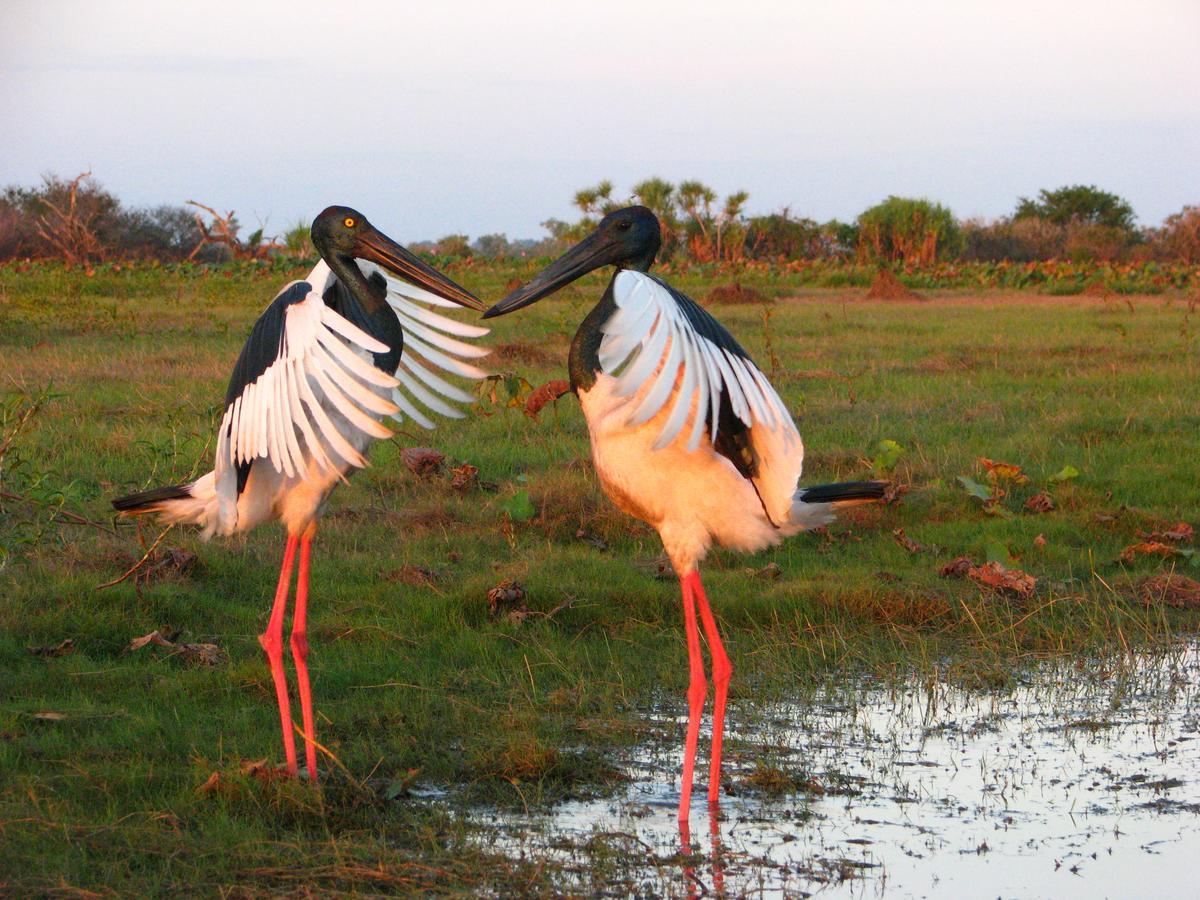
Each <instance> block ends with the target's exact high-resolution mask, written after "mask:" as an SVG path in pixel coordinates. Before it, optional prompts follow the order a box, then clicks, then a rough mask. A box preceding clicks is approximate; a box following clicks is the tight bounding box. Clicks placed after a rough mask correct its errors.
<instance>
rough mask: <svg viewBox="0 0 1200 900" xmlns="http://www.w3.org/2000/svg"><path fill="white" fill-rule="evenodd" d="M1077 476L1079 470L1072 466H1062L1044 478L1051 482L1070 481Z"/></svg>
mask: <svg viewBox="0 0 1200 900" xmlns="http://www.w3.org/2000/svg"><path fill="white" fill-rule="evenodd" d="M1078 477H1079V470H1078V469H1077V468H1075V467H1074V466H1063V467H1062V468H1061V469H1059V470H1058V471H1057V472H1055V473H1054V474H1053V475H1051V476H1050V477H1049V478H1047V479H1046V480H1047V481H1049V482H1051V483H1053V482H1058V481H1070V480H1071V479H1072V478H1078Z"/></svg>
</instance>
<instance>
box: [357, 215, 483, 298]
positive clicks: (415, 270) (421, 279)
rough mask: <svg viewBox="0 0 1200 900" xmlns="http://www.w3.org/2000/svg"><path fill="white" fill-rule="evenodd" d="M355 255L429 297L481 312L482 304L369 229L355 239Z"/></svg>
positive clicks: (374, 230) (464, 290) (398, 246)
mask: <svg viewBox="0 0 1200 900" xmlns="http://www.w3.org/2000/svg"><path fill="white" fill-rule="evenodd" d="M355 255H356V256H358V257H360V258H361V259H368V260H370V261H371V262H375V263H379V265H381V266H383V267H384V268H386V269H387V270H388V271H390V272H392V273H394V274H395V275H397V276H399V277H400V278H403V279H404V280H405V281H407V282H409V283H410V284H415V285H416V286H417V287H422V288H424V289H425V290H427V291H429V292H430V293H432V294H437V296H439V297H441V298H443V299H444V300H450V301H451V302H453V303H457V304H458V305H459V306H466V307H468V308H470V309H483V308H484V307H483V301H482V300H480V299H479V298H478V297H476V296H475V295H474V294H472V293H471V292H470V291H468V290H467V289H466V288H464V287H462V286H461V285H458V284H455V283H454V282H453V281H451V280H450V279H449V278H447V277H446V276H445V275H443V274H442V273H441V272H439V271H438V270H437V269H435V268H433V267H432V266H429V265H426V264H425V263H424V262H422V261H421V260H420V259H418V258H417V257H416V256H415V255H413V254H412V253H410V252H409V251H408V250H405V249H404V248H403V247H401V246H400V245H399V244H397V243H396V242H395V241H393V240H392V239H391V238H389V237H387V235H385V234H382V233H381V232H379V231H377V230H376V229H374V228H372V229H371V230H370V231H369V232H368V233H366V234H364V235H362V236H361V237H359V239H358V246H357V247H356V253H355Z"/></svg>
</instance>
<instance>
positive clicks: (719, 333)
mask: <svg viewBox="0 0 1200 900" xmlns="http://www.w3.org/2000/svg"><path fill="white" fill-rule="evenodd" d="M647 277H649V278H651V279H653V280H654V281H657V282H658V283H659V285H661V286H662V287H663V288H664V289H666V291H667V292H668V293H669V294H670V295H671V296H672V297H673V298H674V300H675V304H676V305H677V306H678V307H679V311H680V312H682V313H683V315H684V317H685V318H686V319H687V320H688V324H689V325H691V326H692V331H694V332H696V334H698V335H700V336H701V337H702V338H704V339H705V340H707V341H708V342H709V343H710V344H713V345H714V346H717V347H720V348H721V349H722V350H725V351H726V352H728V353H732V354H733V355H734V356H740V357H741V358H742V359H744V360H747V361H749V362H754V360H752V359H750V354H749V353H747V352H746V351H745V350H744V349H743V348H742V345H741V344H739V343H738V342H737V338H735V337H734V336H733V335H732V334H730V333H729V332H728V331H726V330H725V326H724V325H722V324H721V323H720V322H718V321H717V320H716V319H714V318H713V316H712V314H711V313H710V312H709V311H708V310H707V309H705V308H704V307H703V306H701V305H700V304H699V303H697V302H696V301H695V300H693V299H692V298H691V297H689V296H688V295H687V294H684V293H682V292H680V291H677V290H675V288H673V287H671V286H670V285H669V284H667V283H666V282H665V281H663V280H662V279H660V278H655V276H653V275H648V276H647Z"/></svg>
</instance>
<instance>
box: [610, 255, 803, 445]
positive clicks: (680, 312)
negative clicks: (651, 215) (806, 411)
mask: <svg viewBox="0 0 1200 900" xmlns="http://www.w3.org/2000/svg"><path fill="white" fill-rule="evenodd" d="M613 299H614V300H615V301H616V305H617V311H616V312H615V313H614V314H613V315H612V316H611V317H610V318H609V319H608V321H607V322H605V324H604V326H603V331H604V337H603V339H602V340H601V343H600V366H601V368H602V369H603V371H604V372H605V373H607V374H609V375H613V376H614V377H615V378H616V380H617V384H616V393H617V394H618V395H619V396H622V397H633V396H634V395H635V394H638V393H639V391H642V394H641V399H640V401H639V402H638V403H637V405H636V406H633V408H632V409H631V410H630V413H629V418H628V420H627V424H629V425H641V424H643V423H645V422H648V421H650V420H651V419H652V418H654V417H655V416H656V415H658V414H659V413H660V412H661V411H662V410H663V409H669V410H670V413H669V414H668V416H667V418H666V420H665V421H664V423H663V427H662V430H661V431H660V432H659V435H658V438H657V439H656V440H655V443H654V449H656V450H658V449H662V448H663V447H666V446H667V445H668V444H670V443H671V442H672V441H674V440H675V439H676V438H677V437H678V436H679V435H680V433H681V432H682V430H683V428H684V426H685V425H686V424H687V423H688V421H689V419H690V420H691V426H690V430H689V432H688V443H687V447H688V450H689V451H694V450H696V449H697V448H698V447H699V446H700V438H701V436H702V435H703V434H704V432H705V430H706V428H705V426H706V424H707V430H708V440H709V441H710V442H715V441H716V440H717V428H718V424H719V417H720V408H721V400H722V397H723V396H724V397H726V398H727V399H728V402H729V406H730V408H731V409H732V411H733V414H734V415H735V416H736V417H737V418H738V419H739V420H740V421H741V422H742V423H743V424H745V426H746V427H747V428H751V427H757V426H762V427H765V428H767V429H768V430H770V431H772V432H777V433H778V434H779V436H781V437H782V438H783V442H784V444H785V446H786V445H789V444H790V443H791V441H792V440H793V438H794V439H795V440H797V441H799V434H798V433H797V431H796V426H795V424H794V423H793V422H792V417H791V415H790V414H789V413H788V410H787V407H786V406H784V404H783V401H782V400H780V398H779V395H778V394H777V393H776V392H775V389H774V388H773V387H772V386H771V383H770V382H769V381H767V378H766V376H765V375H764V374H763V373H762V372H761V371H760V370H759V368H758V366H756V365H755V364H754V361H753V360H751V359H750V356H749V355H748V354H747V353H746V351H745V350H743V349H742V347H741V345H739V344H738V342H737V341H736V340H735V339H734V338H733V336H732V335H731V334H730V333H729V332H728V331H726V330H725V329H724V328H723V327H722V326H721V324H720V323H719V322H718V321H717V320H716V319H714V318H713V317H712V316H711V315H709V314H708V312H707V311H705V310H704V309H703V308H702V307H701V306H699V305H698V304H697V303H696V302H695V301H694V300H691V299H690V298H688V297H686V296H685V295H683V294H681V293H679V292H678V291H676V290H674V289H673V288H671V287H669V286H668V285H666V284H664V283H663V282H661V281H659V280H658V279H657V278H654V277H653V276H651V275H647V274H645V273H643V272H634V271H630V270H628V269H627V270H624V271H621V272H618V273H617V276H616V278H615V279H614V280H613ZM643 388H645V390H644V391H643ZM693 410H694V411H695V415H692V412H693Z"/></svg>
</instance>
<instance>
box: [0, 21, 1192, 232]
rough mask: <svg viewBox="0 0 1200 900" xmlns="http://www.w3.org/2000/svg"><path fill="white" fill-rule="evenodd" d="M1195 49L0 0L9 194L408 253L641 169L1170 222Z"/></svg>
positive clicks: (767, 192)
mask: <svg viewBox="0 0 1200 900" xmlns="http://www.w3.org/2000/svg"><path fill="white" fill-rule="evenodd" d="M343 10H352V11H353V12H352V14H347V13H345V12H343ZM1198 47H1200V2H1197V0H1143V2H1139V3H1136V4H1135V3H1122V4H1116V3H1104V2H1097V0H1091V2H1055V0H1042V2H1025V0H1010V2H972V0H958V2H944V3H943V2H932V0H918V2H907V3H906V2H900V0H896V2H843V3H835V2H830V0H823V2H770V0H741V2H720V3H712V4H708V3H699V2H692V3H676V2H660V3H656V2H653V0H639V2H626V0H608V2H600V3H594V2H593V3H587V4H576V3H567V2H558V3H543V2H527V0H510V2H481V3H476V2H458V3H445V2H437V0H427V2H424V3H421V4H410V3H401V2H393V3H379V2H369V0H363V2H355V3H343V2H325V3H319V4H318V3H309V2H302V0H289V2H284V3H274V2H254V0H242V2H236V3H229V2H224V0H210V2H191V0H187V2H115V0H92V2H71V0H0V125H3V128H0V184H9V183H14V182H17V183H33V182H35V181H36V180H37V178H38V176H39V175H40V173H42V172H45V171H56V172H58V173H60V174H62V175H73V174H75V173H77V172H79V171H81V170H83V169H86V168H88V167H91V168H92V169H93V171H94V173H95V175H96V176H97V177H98V178H99V179H100V180H101V181H102V182H103V183H104V184H105V185H106V186H108V187H109V188H111V189H112V190H114V191H115V192H116V193H117V194H118V195H120V196H121V197H122V198H123V199H124V200H125V201H127V202H129V203H133V204H154V203H160V202H171V203H182V202H183V201H184V200H187V199H189V198H194V199H197V200H201V201H203V202H205V203H209V204H211V205H213V206H216V207H220V208H223V209H236V210H237V211H238V213H239V216H240V217H241V218H242V220H243V221H244V222H247V223H255V222H256V221H257V220H265V221H266V223H267V230H268V232H273V231H278V230H282V229H283V228H284V227H285V226H287V225H289V224H291V223H292V222H294V221H296V220H297V219H299V218H311V217H312V215H313V214H314V213H316V212H318V211H319V210H320V209H321V208H323V207H324V206H325V205H327V204H329V203H346V204H349V205H353V206H357V207H358V208H359V209H360V210H362V212H364V213H366V214H367V215H368V216H369V217H371V218H372V219H373V220H374V221H375V222H376V223H377V224H378V225H380V226H382V227H384V228H385V230H388V231H389V232H390V233H392V234H394V236H396V237H397V238H399V239H401V240H414V239H417V238H421V237H436V236H438V235H441V234H445V233H447V232H451V231H464V232H467V233H469V234H471V235H472V236H475V235H479V234H482V233H488V232H495V231H503V232H506V233H507V234H508V235H509V236H510V237H533V236H537V235H539V234H540V233H541V229H540V228H539V226H538V223H539V222H541V221H542V220H544V219H546V218H547V217H550V216H558V217H564V218H565V217H569V216H571V215H572V209H571V206H570V198H571V195H572V193H573V192H574V190H575V189H576V188H579V187H583V186H585V185H589V184H592V183H595V182H596V181H598V180H600V179H601V178H605V177H607V178H610V179H612V180H613V181H614V182H615V183H616V184H617V186H618V189H619V191H624V190H627V188H628V186H629V185H630V184H632V183H633V182H634V181H636V180H638V179H639V178H641V177H643V176H647V175H652V174H654V175H660V176H662V177H664V178H668V179H671V180H678V179H682V178H699V179H702V180H704V181H706V182H707V183H709V184H711V185H712V186H713V187H715V188H716V189H717V190H719V191H722V192H727V191H732V190H735V189H738V188H744V189H745V190H748V191H749V192H750V205H749V207H750V210H751V211H752V212H767V211H770V210H772V209H776V208H778V207H781V206H784V205H788V206H790V207H791V208H792V210H793V211H794V212H796V213H799V214H803V215H808V216H812V217H813V218H816V219H821V220H824V219H827V218H831V217H835V216H836V217H839V218H852V217H853V216H855V215H856V214H857V213H858V212H860V211H861V210H862V209H864V208H865V207H866V206H868V205H870V204H871V203H874V202H876V201H878V200H880V199H882V198H883V197H884V196H886V195H887V194H888V193H898V194H909V195H923V196H928V197H930V198H933V199H936V200H940V201H942V202H944V203H947V204H948V205H949V206H950V207H951V208H952V209H953V210H954V211H955V212H956V213H957V214H958V215H960V216H964V217H966V216H972V215H984V216H989V217H990V216H995V215H1000V214H1004V213H1007V212H1010V211H1011V210H1012V208H1013V206H1014V204H1015V202H1016V198H1017V196H1018V195H1021V194H1026V195H1029V194H1033V193H1035V192H1036V191H1037V190H1038V188H1041V187H1055V186H1058V185H1061V184H1064V183H1074V182H1084V183H1093V182H1094V183H1096V184H1098V185H1100V186H1102V187H1104V188H1106V189H1109V190H1113V191H1116V192H1118V193H1120V194H1122V195H1123V196H1125V197H1126V198H1128V199H1129V200H1130V201H1131V202H1132V203H1133V205H1134V208H1135V209H1136V210H1137V213H1138V215H1139V218H1140V220H1141V221H1142V222H1143V223H1157V222H1158V221H1159V220H1161V219H1162V217H1163V216H1164V215H1166V214H1168V213H1170V212H1174V211H1176V210H1178V209H1179V208H1180V207H1181V206H1182V205H1183V204H1185V203H1200V163H1198V161H1200V51H1198V50H1197V48H1198Z"/></svg>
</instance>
